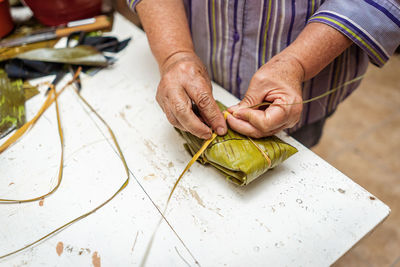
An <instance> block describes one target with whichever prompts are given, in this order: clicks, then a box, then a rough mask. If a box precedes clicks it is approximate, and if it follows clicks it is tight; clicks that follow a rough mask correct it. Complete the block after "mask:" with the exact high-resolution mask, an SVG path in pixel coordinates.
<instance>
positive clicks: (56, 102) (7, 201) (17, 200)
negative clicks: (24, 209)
mask: <svg viewBox="0 0 400 267" xmlns="http://www.w3.org/2000/svg"><path fill="white" fill-rule="evenodd" d="M53 95H54V101H55V106H56V115H57V127H58V135H59V137H60V145H61V157H60V164H59V167H58V177H57V184H56V186H55V187H54V188H53V189H52V190H51V191H49V192H48V193H46V194H44V195H41V196H38V197H34V198H30V199H1V198H0V203H8V204H11V203H26V202H33V201H37V200H42V199H44V198H46V197H47V196H49V195H51V194H53V193H54V192H55V191H56V190H57V189H58V188H59V187H60V184H61V181H62V174H63V165H64V164H63V163H64V137H63V131H62V127H61V119H60V110H59V107H58V101H57V93H56V91H55V88H54V86H53V85H51V91H50V94H49V96H50V97H51V96H53ZM47 99H49V98H47ZM47 99H46V100H47ZM45 103H48V102H47V101H46V102H45ZM46 109H47V108H46ZM46 109H44V110H43V111H45V110H46ZM39 117H40V116H38V117H37V118H39ZM35 122H36V121H35ZM35 122H33V123H32V124H31V126H32V125H33V124H34V123H35ZM26 129H28V128H26ZM22 134H23V133H22ZM22 134H21V135H22Z"/></svg>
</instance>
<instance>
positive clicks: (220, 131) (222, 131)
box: [217, 127, 226, 135]
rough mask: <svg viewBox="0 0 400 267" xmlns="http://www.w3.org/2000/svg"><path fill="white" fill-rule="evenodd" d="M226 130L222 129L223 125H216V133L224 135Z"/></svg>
mask: <svg viewBox="0 0 400 267" xmlns="http://www.w3.org/2000/svg"><path fill="white" fill-rule="evenodd" d="M225 133H226V131H225V129H224V127H218V128H217V134H218V135H225Z"/></svg>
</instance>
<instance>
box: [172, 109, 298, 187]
mask: <svg viewBox="0 0 400 267" xmlns="http://www.w3.org/2000/svg"><path fill="white" fill-rule="evenodd" d="M217 103H218V105H219V107H220V109H221V111H224V110H226V107H225V106H224V105H223V104H221V103H219V102H217ZM177 131H178V132H179V133H180V134H181V136H182V137H183V138H184V139H185V141H186V144H185V145H184V146H185V149H186V150H187V151H188V152H189V153H190V154H191V155H192V156H193V155H194V154H195V153H196V152H197V151H198V150H199V149H200V147H201V146H202V144H203V143H204V140H202V139H200V138H198V137H196V136H194V135H192V134H190V133H188V132H185V131H182V130H179V129H177ZM296 152H297V149H296V148H295V147H293V146H291V145H289V144H287V143H286V142H284V141H282V140H281V139H279V138H278V137H276V136H270V137H265V138H260V139H252V138H249V137H247V136H244V135H242V134H239V133H237V132H235V131H234V130H232V129H230V128H229V127H228V133H227V134H226V135H224V136H217V137H216V138H215V139H214V140H213V141H212V142H211V144H210V145H209V146H208V148H207V149H206V150H205V151H204V153H203V154H202V155H201V156H200V157H199V159H198V161H199V162H200V163H202V164H211V165H212V166H214V167H215V168H217V169H218V170H219V171H220V172H221V173H222V174H223V175H224V176H225V177H226V178H227V179H228V180H229V181H231V182H233V183H235V184H238V185H247V184H249V183H250V182H252V181H254V180H255V179H256V178H258V177H259V176H261V175H262V174H264V173H265V172H266V171H268V170H269V169H272V168H274V167H276V166H277V165H279V164H280V163H282V162H283V161H285V160H286V159H287V158H289V157H290V156H292V155H293V154H295V153H296Z"/></svg>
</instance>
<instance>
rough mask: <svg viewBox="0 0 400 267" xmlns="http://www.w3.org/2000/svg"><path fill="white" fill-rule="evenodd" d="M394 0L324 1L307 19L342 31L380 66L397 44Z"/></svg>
mask: <svg viewBox="0 0 400 267" xmlns="http://www.w3.org/2000/svg"><path fill="white" fill-rule="evenodd" d="M395 1H397V0H326V1H325V2H324V3H323V4H322V5H321V6H320V7H319V8H318V10H317V11H316V13H315V14H314V15H313V16H312V17H311V18H310V19H309V21H308V22H309V23H311V22H320V23H324V24H327V25H329V26H331V27H333V28H335V29H337V30H338V31H340V32H342V33H343V34H344V35H346V36H347V37H348V38H350V39H351V40H353V42H354V43H355V44H357V45H358V46H359V47H360V48H361V49H362V50H364V51H365V52H366V53H367V54H368V56H369V58H370V60H371V62H372V63H374V64H375V65H378V66H379V67H381V66H383V65H384V64H385V63H386V61H387V60H388V59H389V57H390V56H391V55H392V54H393V53H394V51H395V50H396V48H397V47H398V46H399V44H400V4H399V3H396V2H395Z"/></svg>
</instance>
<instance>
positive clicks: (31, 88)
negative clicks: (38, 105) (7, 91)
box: [22, 81, 39, 101]
mask: <svg viewBox="0 0 400 267" xmlns="http://www.w3.org/2000/svg"><path fill="white" fill-rule="evenodd" d="M22 86H23V88H24V93H25V101H27V100H29V99H31V98H32V97H34V96H35V95H37V94H39V89H38V87H37V86H35V85H32V84H30V83H29V82H27V81H25V82H24V84H23V85H22Z"/></svg>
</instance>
